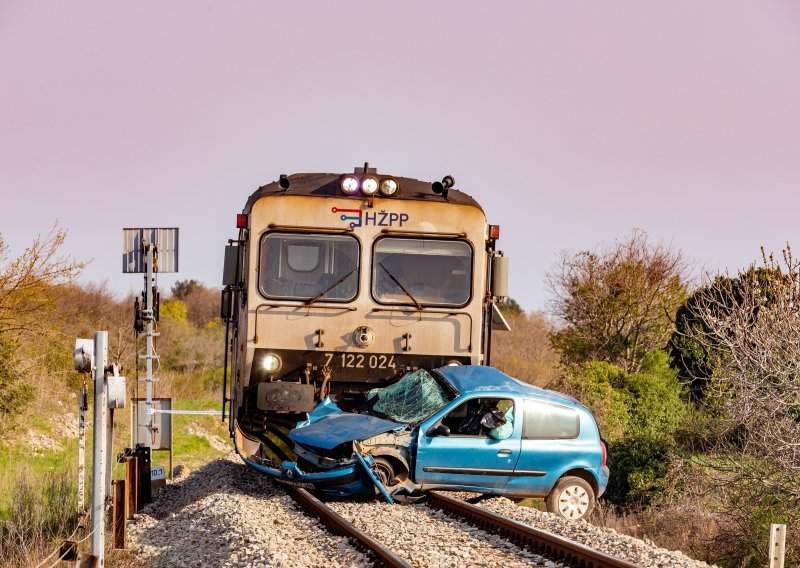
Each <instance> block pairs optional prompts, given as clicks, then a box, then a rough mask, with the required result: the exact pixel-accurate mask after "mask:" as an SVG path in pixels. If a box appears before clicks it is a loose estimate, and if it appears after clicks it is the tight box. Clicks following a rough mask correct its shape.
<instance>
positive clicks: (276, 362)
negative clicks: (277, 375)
mask: <svg viewBox="0 0 800 568" xmlns="http://www.w3.org/2000/svg"><path fill="white" fill-rule="evenodd" d="M261 364H262V365H263V366H264V370H265V371H267V372H268V373H274V372H276V371H277V370H278V369H280V368H281V358H280V357H278V356H277V355H273V354H272V353H270V354H268V355H266V356H264V358H263V359H262V360H261Z"/></svg>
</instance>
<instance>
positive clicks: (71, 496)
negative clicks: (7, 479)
mask: <svg viewBox="0 0 800 568" xmlns="http://www.w3.org/2000/svg"><path fill="white" fill-rule="evenodd" d="M76 479H77V476H76V474H75V472H67V471H62V472H58V473H48V474H45V475H44V476H42V477H34V476H33V475H32V474H30V473H27V472H21V473H19V474H18V475H17V479H16V482H15V484H14V485H15V490H14V492H13V494H12V495H10V496H9V507H8V509H6V510H4V511H3V512H2V513H3V520H2V525H0V567H3V568H6V567H8V568H11V567H18V566H32V565H36V564H38V562H39V561H40V560H41V559H42V558H44V557H45V556H47V554H49V553H50V552H51V551H52V550H53V549H54V548H55V547H56V546H57V545H58V544H59V543H60V541H61V539H64V538H66V537H68V536H70V535H71V534H77V533H74V532H73V531H75V530H76V527H77V526H78V515H77V501H76V494H77V491H76ZM53 560H55V557H54V558H53Z"/></svg>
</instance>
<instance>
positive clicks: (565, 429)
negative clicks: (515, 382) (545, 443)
mask: <svg viewBox="0 0 800 568" xmlns="http://www.w3.org/2000/svg"><path fill="white" fill-rule="evenodd" d="M579 424H580V422H579V418H578V413H577V411H575V410H574V409H572V408H567V407H566V406H560V405H558V404H550V403H547V402H538V401H535V400H526V401H525V421H524V422H523V424H522V437H523V438H525V439H528V440H543V439H544V440H547V439H549V440H552V439H556V440H558V439H565V438H567V439H568V438H577V437H578V432H579V428H580V427H579Z"/></svg>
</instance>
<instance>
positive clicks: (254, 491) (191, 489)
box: [128, 453, 708, 568]
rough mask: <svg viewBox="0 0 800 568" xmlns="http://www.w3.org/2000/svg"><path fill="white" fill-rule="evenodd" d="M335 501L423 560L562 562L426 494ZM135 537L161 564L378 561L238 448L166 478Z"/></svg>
mask: <svg viewBox="0 0 800 568" xmlns="http://www.w3.org/2000/svg"><path fill="white" fill-rule="evenodd" d="M450 495H451V496H454V497H460V498H466V497H468V495H467V494H453V493H451V494H450ZM329 505H330V506H331V508H333V509H334V510H335V511H337V512H338V513H339V514H340V515H342V516H343V517H344V518H346V519H347V520H349V521H350V522H352V523H353V524H354V525H356V527H358V528H360V529H361V530H363V531H365V532H366V533H367V534H369V535H371V536H372V537H373V538H375V539H376V540H379V541H381V542H382V543H383V544H385V545H386V546H387V547H389V548H390V549H391V550H393V551H394V552H395V553H396V554H397V555H398V556H400V557H402V558H404V559H406V560H407V561H408V562H410V563H411V564H412V565H414V566H425V567H429V566H430V567H433V568H436V567H439V566H491V567H493V568H496V567H497V566H502V567H503V568H514V567H516V566H546V567H548V568H556V567H558V566H560V565H559V564H557V563H554V562H550V561H547V560H545V559H543V558H541V557H540V556H538V555H536V554H534V553H532V552H530V551H528V550H526V549H524V548H520V547H518V546H517V545H515V544H514V543H512V542H510V541H508V540H506V539H505V538H503V537H500V536H498V535H494V534H491V533H487V532H485V531H484V530H482V529H480V528H478V527H475V526H473V525H471V524H469V523H467V522H464V521H461V520H458V519H455V518H453V517H450V516H448V515H447V514H446V513H444V512H442V511H439V510H438V509H436V508H433V507H429V506H428V505H426V504H425V501H424V500H423V501H420V502H419V503H417V504H415V505H410V506H405V505H389V504H388V503H385V502H383V501H379V500H375V501H370V502H338V503H329ZM478 506H479V507H483V508H486V509H489V510H491V511H493V512H495V513H497V514H500V515H503V516H506V517H509V518H512V519H514V520H517V521H519V522H522V523H525V524H528V525H530V526H533V527H535V528H538V529H542V530H545V531H548V532H552V533H554V534H557V535H560V536H562V537H564V538H567V539H569V540H573V541H576V542H580V543H582V544H585V545H586V546H590V547H592V548H596V549H598V550H601V551H602V552H605V553H606V554H610V555H612V556H618V557H620V558H626V559H628V560H630V561H631V562H634V563H636V564H638V565H641V566H643V567H663V568H666V567H687V568H688V567H692V568H694V567H707V566H708V565H707V564H706V563H704V562H699V561H696V560H692V559H691V558H689V557H687V556H685V555H684V554H682V553H681V552H674V551H669V550H665V549H662V548H659V547H657V546H655V545H653V544H652V543H650V542H648V541H643V540H639V539H636V538H633V537H629V536H626V535H622V534H619V533H617V532H616V531H614V530H612V529H604V528H600V527H595V526H593V525H591V524H589V523H587V522H585V521H565V520H562V519H560V518H558V517H556V516H555V515H551V514H549V513H544V512H542V511H538V510H536V509H531V508H527V507H519V506H517V505H516V504H514V503H513V502H512V501H510V500H509V499H506V498H504V497H496V498H492V499H487V500H484V501H481V502H480V503H479V504H478ZM128 544H129V548H130V549H132V550H133V551H135V552H136V553H137V554H140V555H143V556H145V557H149V558H153V559H154V564H155V565H157V566H175V567H190V566H221V567H239V566H242V567H244V566H248V567H250V566H253V567H267V566H278V567H294V566H298V567H304V566H320V567H325V568H333V567H337V566H356V567H357V566H371V565H372V561H371V559H370V558H369V557H367V556H365V555H364V554H363V553H362V552H360V551H359V550H357V549H356V548H355V547H354V545H353V543H352V542H351V541H349V540H347V539H345V538H342V537H339V536H337V535H334V534H331V533H329V532H328V531H327V530H326V529H325V528H324V527H323V526H322V525H321V524H320V523H319V522H317V520H316V519H314V518H312V517H309V516H308V515H306V514H305V513H304V512H303V511H302V510H301V509H299V507H298V506H297V505H296V504H295V503H294V501H292V499H291V498H290V497H289V496H288V495H287V494H286V493H285V492H284V491H283V489H282V488H280V487H278V486H276V484H275V483H274V482H273V481H271V480H270V479H269V478H268V477H266V476H264V475H262V474H259V473H257V472H255V471H253V470H251V469H250V468H248V467H246V466H245V465H244V464H243V463H242V462H241V460H240V459H239V458H238V456H236V455H235V454H233V453H231V454H229V455H228V456H226V457H225V458H221V459H218V460H215V461H213V462H211V463H209V464H208V465H206V466H204V467H202V468H200V469H198V470H196V471H194V472H192V473H191V474H190V475H188V476H184V477H182V478H179V479H177V480H175V481H174V482H170V483H169V484H168V485H167V486H166V487H165V488H163V489H162V490H161V491H160V492H159V493H158V495H157V496H156V498H155V500H154V502H153V503H151V504H150V505H148V506H147V507H145V509H144V510H143V511H141V512H140V514H138V515H136V518H135V520H134V521H132V522H130V523H129V526H128Z"/></svg>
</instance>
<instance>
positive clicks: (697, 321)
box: [667, 267, 785, 401]
mask: <svg viewBox="0 0 800 568" xmlns="http://www.w3.org/2000/svg"><path fill="white" fill-rule="evenodd" d="M781 278H785V276H781V275H780V274H779V273H778V272H775V271H774V270H769V269H766V268H761V267H759V268H755V267H750V268H749V269H747V270H746V271H745V272H744V273H742V274H740V275H739V276H737V277H735V278H730V277H728V276H716V277H715V278H714V279H713V280H712V281H711V283H710V284H709V285H707V286H702V287H700V288H698V289H697V290H696V291H695V292H694V293H693V294H692V295H691V296H689V297H688V298H687V300H686V302H684V304H683V305H682V306H681V307H680V308H678V311H677V313H676V314H675V331H674V332H673V333H672V337H670V340H669V343H668V344H667V349H668V351H669V354H670V362H671V364H672V366H673V368H675V369H676V370H677V372H678V378H679V379H680V380H681V381H682V382H683V383H684V384H686V385H688V387H689V393H690V394H691V396H692V398H693V399H694V400H695V401H700V400H701V399H702V398H703V395H704V391H705V387H706V385H707V383H708V381H709V379H710V378H711V375H712V374H713V372H714V368H715V364H716V355H715V354H716V351H717V350H718V348H719V345H714V346H712V345H711V343H713V334H711V330H710V329H709V327H708V326H707V325H706V323H705V319H706V318H707V317H709V315H710V314H705V315H700V314H701V312H702V311H703V309H709V308H710V307H711V305H713V309H715V310H717V311H718V313H716V314H715V317H727V316H729V315H730V314H731V310H732V309H733V307H734V306H735V305H739V304H741V303H742V301H743V297H744V288H745V283H746V281H748V280H753V279H754V280H755V281H757V282H758V285H759V287H760V289H761V290H762V291H763V294H764V296H763V297H764V304H765V305H767V306H769V305H772V304H773V303H774V301H775V299H776V294H778V293H779V291H777V290H776V289H775V287H774V286H773V283H774V282H776V281H779V280H780V279H781ZM712 297H713V298H714V301H713V302H709V299H710V298H712ZM704 306H705V308H703V307H704ZM698 336H702V337H705V338H706V339H705V340H704V341H699V340H698V339H697V337H698Z"/></svg>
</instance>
